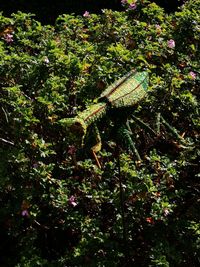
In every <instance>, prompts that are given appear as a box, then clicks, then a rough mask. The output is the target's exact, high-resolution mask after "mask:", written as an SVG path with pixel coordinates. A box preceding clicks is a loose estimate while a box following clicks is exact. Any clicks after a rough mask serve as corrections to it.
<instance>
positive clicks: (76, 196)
mask: <svg viewBox="0 0 200 267" xmlns="http://www.w3.org/2000/svg"><path fill="white" fill-rule="evenodd" d="M199 4H200V1H199V0H193V1H187V2H186V3H185V5H184V6H183V7H182V9H181V10H179V11H178V12H176V13H174V14H171V15H167V14H165V12H164V11H163V9H162V8H160V7H158V6H157V5H156V4H154V3H149V2H148V1H146V0H143V1H142V0H141V1H139V0H138V1H137V3H136V5H135V6H134V8H133V6H132V7H131V6H130V5H129V4H127V3H125V4H124V5H125V11H124V12H114V11H111V10H104V11H103V14H102V15H96V14H89V13H86V14H85V16H73V15H62V16H59V17H58V18H57V21H56V23H55V26H47V25H46V26H42V25H41V24H40V23H39V22H38V21H36V20H34V18H33V15H32V14H25V13H21V12H18V13H16V14H13V15H12V17H11V18H7V17H4V16H2V15H1V16H0V83H1V89H0V155H1V160H0V203H1V205H0V207H1V208H0V225H1V234H0V235H1V238H2V239H3V240H4V242H2V243H1V245H0V251H1V255H2V257H1V259H0V264H1V265H2V266H20V267H22V266H111V265H112V266H141V267H142V266H199V264H200V262H199V256H198V255H199V247H200V243H199V242H200V238H199V233H200V224H199V220H200V217H199V212H198V210H199V209H198V206H199V203H198V199H199V190H200V188H199V183H198V182H199V174H198V157H199V147H198V145H199V143H198V141H199V139H198V138H199V135H198V134H199V125H200V123H199V106H198V104H199V103H198V96H199V95H198V94H199V81H200V71H199V69H200V68H199V62H200V52H199V39H200V37H199V36H200V35H199V33H200V11H199ZM133 68H134V69H137V70H138V71H144V70H145V71H148V73H149V76H150V85H149V95H148V97H147V98H146V99H145V100H144V101H143V102H142V103H141V104H140V105H138V106H137V107H133V108H132V114H134V115H135V116H136V117H137V118H140V119H141V120H142V121H143V122H144V123H145V125H146V124H148V125H149V126H150V127H151V128H152V129H156V127H157V128H160V134H159V136H157V137H156V138H155V136H152V135H151V134H150V133H149V132H148V131H147V130H146V129H145V127H144V124H140V125H139V124H138V123H136V121H134V120H132V119H130V125H131V129H132V130H133V139H134V140H135V143H136V147H137V150H138V152H139V154H140V156H141V158H142V161H141V162H138V161H137V160H136V158H135V155H134V154H131V153H129V152H128V151H126V150H125V149H123V148H121V151H120V170H121V174H120V176H121V178H122V180H123V181H122V188H123V195H124V196H123V198H124V199H123V202H124V205H123V207H124V213H125V214H124V215H125V218H124V223H122V219H123V218H122V212H121V204H120V181H119V172H118V171H119V168H118V167H119V162H118V158H117V156H116V149H115V147H116V138H115V137H114V134H113V132H114V131H115V126H114V125H113V121H112V120H111V118H110V117H109V116H106V117H105V118H103V120H102V121H99V123H98V127H99V129H100V131H101V132H102V140H103V147H102V150H101V152H100V153H99V160H100V161H101V164H102V166H103V167H102V169H101V170H100V169H99V168H98V167H97V166H96V164H95V162H94V161H93V159H92V158H91V157H90V155H89V154H87V153H86V154H84V153H81V151H80V147H76V148H75V149H77V165H75V164H74V156H75V154H74V151H73V149H74V147H73V146H72V145H73V144H71V143H70V140H69V139H68V136H67V135H66V132H65V130H64V129H63V128H62V126H61V125H60V123H59V121H60V120H61V119H63V118H69V117H74V116H75V115H76V114H77V112H79V111H81V110H83V109H85V107H86V106H88V105H89V104H91V103H92V101H93V99H95V98H96V97H98V96H99V95H100V94H101V92H102V91H103V90H104V89H105V88H106V86H108V85H110V84H111V83H112V82H113V81H115V80H116V79H118V78H120V77H122V76H123V75H124V74H126V73H127V72H128V71H130V70H131V69H133ZM158 113H161V115H162V116H163V117H164V118H165V121H166V123H165V124H164V125H162V124H161V125H160V124H159V123H158V121H156V118H158V117H157V116H156V114H158ZM115 116H118V114H117V111H116V114H115ZM169 124H170V125H169ZM180 137H181V138H184V142H185V143H184V144H183V143H182V142H181V138H180ZM188 144H189V145H188ZM72 148H73V149H72ZM79 154H80V155H79ZM81 155H82V156H81ZM3 255H4V256H3Z"/></svg>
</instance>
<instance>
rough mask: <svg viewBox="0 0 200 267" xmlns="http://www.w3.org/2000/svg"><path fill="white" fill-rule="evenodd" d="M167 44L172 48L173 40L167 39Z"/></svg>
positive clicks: (173, 45)
mask: <svg viewBox="0 0 200 267" xmlns="http://www.w3.org/2000/svg"><path fill="white" fill-rule="evenodd" d="M167 46H168V47H169V48H174V47H175V41H174V40H173V39H170V40H168V41H167Z"/></svg>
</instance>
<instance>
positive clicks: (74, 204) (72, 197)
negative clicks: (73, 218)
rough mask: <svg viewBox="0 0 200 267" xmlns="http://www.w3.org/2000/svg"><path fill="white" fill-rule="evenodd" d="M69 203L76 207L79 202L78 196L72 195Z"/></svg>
mask: <svg viewBox="0 0 200 267" xmlns="http://www.w3.org/2000/svg"><path fill="white" fill-rule="evenodd" d="M68 202H69V204H70V205H72V206H73V207H76V206H77V203H76V198H75V196H73V195H72V196H71V197H70V198H69V200H68Z"/></svg>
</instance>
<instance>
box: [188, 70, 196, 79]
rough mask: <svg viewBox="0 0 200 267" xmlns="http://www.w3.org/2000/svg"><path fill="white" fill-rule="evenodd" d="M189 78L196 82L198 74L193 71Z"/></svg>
mask: <svg viewBox="0 0 200 267" xmlns="http://www.w3.org/2000/svg"><path fill="white" fill-rule="evenodd" d="M189 76H190V78H191V79H192V80H195V79H196V77H197V75H196V73H195V72H193V71H190V73H189Z"/></svg>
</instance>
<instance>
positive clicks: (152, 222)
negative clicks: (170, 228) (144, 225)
mask: <svg viewBox="0 0 200 267" xmlns="http://www.w3.org/2000/svg"><path fill="white" fill-rule="evenodd" d="M146 222H148V223H150V224H154V219H153V218H152V217H148V218H146Z"/></svg>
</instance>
